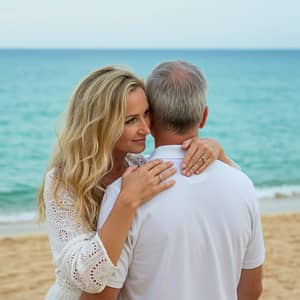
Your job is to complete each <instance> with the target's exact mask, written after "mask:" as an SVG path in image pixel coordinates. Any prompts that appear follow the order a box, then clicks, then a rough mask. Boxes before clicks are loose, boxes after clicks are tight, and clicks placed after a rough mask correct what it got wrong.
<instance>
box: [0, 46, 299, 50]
mask: <svg viewBox="0 0 300 300" xmlns="http://www.w3.org/2000/svg"><path fill="white" fill-rule="evenodd" d="M3 50H54V51H55V50H62V51H63V50H74V51H76V50H77V51H78V50H87V51H299V50H300V48H243V47H240V48H239V47H236V48H229V47H228V48H226V47H225V48H169V47H162V48H157V47H153V48H150V47H149V48H146V47H145V48H131V47H128V48H126V47H124V48H119V47H115V48H113V47H112V48H109V47H102V48H98V47H90V48H88V47H49V48H47V47H0V51H3Z"/></svg>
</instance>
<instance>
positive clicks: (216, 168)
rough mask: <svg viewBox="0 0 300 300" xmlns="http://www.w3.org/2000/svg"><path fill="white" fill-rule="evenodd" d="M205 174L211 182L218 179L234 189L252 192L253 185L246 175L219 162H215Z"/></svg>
mask: <svg viewBox="0 0 300 300" xmlns="http://www.w3.org/2000/svg"><path fill="white" fill-rule="evenodd" d="M207 173H208V174H209V176H211V178H212V180H216V179H219V180H222V181H225V182H228V183H230V185H232V186H234V187H235V188H236V189H242V190H249V191H250V190H251V191H252V190H254V184H253V182H252V180H251V179H250V178H249V177H248V175H247V174H246V173H244V172H243V171H241V170H237V169H236V168H233V167H231V166H229V165H227V164H225V163H223V162H221V161H219V160H216V161H215V162H213V163H212V164H211V166H209V167H208V168H207Z"/></svg>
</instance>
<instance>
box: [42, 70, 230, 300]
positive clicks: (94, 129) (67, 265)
mask: <svg viewBox="0 0 300 300" xmlns="http://www.w3.org/2000/svg"><path fill="white" fill-rule="evenodd" d="M136 91H139V93H138V94H139V95H142V97H145V94H144V85H143V82H142V81H141V80H139V79H138V78H136V77H135V76H134V75H133V74H131V73H130V72H128V71H126V70H122V69H119V68H114V67H106V68H102V69H99V70H96V71H95V72H93V73H92V74H90V75H89V76H88V77H87V78H85V79H84V80H83V81H82V82H81V83H80V84H79V86H78V87H77V89H76V90H75V92H74V94H73V96H72V99H71V101H70V104H69V109H68V113H67V118H66V124H65V127H64V129H63V131H62V133H61V134H60V136H59V138H58V143H57V147H56V150H55V152H54V155H53V158H52V161H51V163H50V165H49V169H48V172H47V174H46V175H45V179H44V183H43V185H42V187H41V189H40V192H39V197H38V201H39V213H40V217H41V220H42V219H43V218H44V217H45V216H46V219H47V224H48V230H49V241H50V244H51V249H52V254H53V258H54V265H55V268H56V270H55V271H56V282H55V284H54V285H53V286H52V287H51V288H50V290H49V292H48V294H47V297H46V299H56V300H58V299H79V298H80V295H81V293H82V291H86V292H88V293H98V292H100V291H101V290H103V289H104V287H105V285H106V283H107V280H108V279H109V277H110V276H111V275H112V273H113V272H114V270H115V269H116V266H115V265H116V263H117V261H118V258H119V256H120V253H121V250H122V247H123V244H124V242H125V240H126V238H127V234H128V231H129V228H130V225H131V222H132V220H133V218H134V215H135V211H136V209H137V208H138V207H139V206H140V205H141V204H143V203H144V202H146V201H148V200H149V199H151V198H152V197H153V196H155V195H156V194H157V193H159V192H161V191H163V190H165V189H168V188H170V187H171V186H172V185H173V184H174V181H172V180H169V181H166V179H168V178H169V177H170V176H172V175H173V174H174V173H175V172H176V171H175V169H173V168H172V166H171V164H170V163H169V162H161V161H159V160H156V161H151V162H148V163H146V161H145V159H144V158H143V157H142V156H140V155H136V154H138V153H141V152H142V151H143V150H144V149H145V137H146V135H147V134H149V133H150V130H149V126H150V112H149V108H147V109H146V110H145V111H144V112H143V114H141V115H138V116H135V115H133V116H132V115H129V116H128V115H127V109H128V107H127V104H128V99H129V98H130V97H133V96H135V97H136V94H137V93H136ZM132 130H135V131H136V133H134V134H133V135H132V134H129V135H126V134H125V133H126V132H131V133H132ZM190 143H191V141H188V142H187V145H184V147H185V148H187V147H188V146H189V145H190ZM206 144H208V145H211V146H212V147H213V149H214V150H211V148H209V146H206ZM116 145H118V147H116ZM122 147H123V148H122ZM116 148H117V149H119V150H120V148H121V149H123V151H121V152H120V151H115V149H116ZM126 151H127V152H126ZM128 152H131V153H133V154H127V153H128ZM120 153H122V154H120ZM126 154H127V155H126ZM219 156H220V158H222V160H224V161H225V162H228V160H227V158H226V157H225V156H224V153H223V151H222V149H221V147H220V146H219V145H218V143H216V142H214V141H211V140H209V141H207V140H206V141H205V142H204V144H203V142H199V139H198V138H196V139H194V141H192V145H191V146H190V149H189V151H188V155H187V158H186V160H187V161H185V164H186V165H187V167H186V168H185V172H186V174H187V175H190V174H191V173H192V172H195V173H199V172H200V171H201V170H202V169H203V168H205V167H206V166H207V165H208V164H209V163H210V162H211V161H213V160H214V159H216V158H218V157H219ZM129 166H130V167H129ZM120 176H122V188H121V192H120V194H119V196H118V198H117V201H116V204H115V206H114V208H113V210H112V212H111V214H110V216H109V218H108V219H107V221H106V222H105V224H104V225H103V226H102V228H101V229H100V230H99V231H96V225H97V218H98V214H99V208H100V204H101V199H102V197H103V193H104V191H105V187H106V186H107V185H109V184H110V183H112V182H113V181H114V180H115V179H117V178H118V177H120Z"/></svg>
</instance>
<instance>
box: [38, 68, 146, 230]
mask: <svg viewBox="0 0 300 300" xmlns="http://www.w3.org/2000/svg"><path fill="white" fill-rule="evenodd" d="M139 87H140V88H142V89H145V87H144V83H143V82H142V81H141V80H140V79H138V78H137V77H136V76H134V75H133V74H132V73H131V72H129V71H127V70H125V69H122V68H120V67H113V66H109V67H105V68H101V69H98V70H96V71H94V72H93V73H91V74H90V75H88V76H87V77H86V78H85V79H84V80H83V81H81V82H80V84H79V85H78V87H77V88H76V89H75V91H74V93H73V95H72V98H71V101H70V103H69V107H68V111H67V115H66V120H65V124H64V126H63V130H62V131H61V133H60V134H59V135H58V139H57V143H56V147H55V149H54V151H53V156H52V160H51V162H50V164H49V166H48V170H47V171H49V170H50V169H52V168H55V176H54V180H53V185H52V187H51V188H52V191H53V195H54V199H55V201H56V202H57V203H58V204H59V205H62V203H61V202H60V201H59V193H58V190H59V188H60V187H63V188H64V189H65V190H66V191H68V192H71V194H72V196H73V197H74V199H75V201H74V206H75V209H76V210H78V212H79V215H80V218H81V219H82V221H83V225H84V226H85V227H86V228H88V229H92V230H96V225H97V219H98V214H99V209H100V204H101V200H102V196H103V192H104V188H103V186H102V185H101V179H102V178H103V177H104V176H105V175H106V174H107V173H109V172H110V171H111V169H112V167H113V157H112V152H113V148H114V145H115V144H116V142H117V141H118V139H119V138H120V136H121V134H122V132H123V129H124V122H125V114H126V105H127V97H128V94H129V93H130V92H132V91H134V90H135V89H136V88H139ZM44 183H45V176H44V180H43V183H42V185H41V187H40V189H39V192H38V213H39V220H40V221H44V219H45V203H44ZM66 209H67V208H66Z"/></svg>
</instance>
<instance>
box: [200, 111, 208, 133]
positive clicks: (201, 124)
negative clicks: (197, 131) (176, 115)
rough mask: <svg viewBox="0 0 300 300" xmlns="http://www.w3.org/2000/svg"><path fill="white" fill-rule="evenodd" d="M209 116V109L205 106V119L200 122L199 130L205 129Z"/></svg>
mask: <svg viewBox="0 0 300 300" xmlns="http://www.w3.org/2000/svg"><path fill="white" fill-rule="evenodd" d="M207 116H208V107H207V106H205V110H204V113H203V117H202V120H201V122H200V125H199V128H203V127H204V125H205V123H206V119H207Z"/></svg>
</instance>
